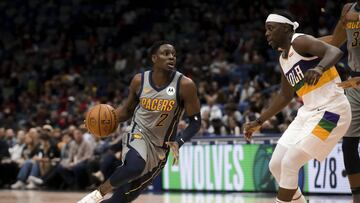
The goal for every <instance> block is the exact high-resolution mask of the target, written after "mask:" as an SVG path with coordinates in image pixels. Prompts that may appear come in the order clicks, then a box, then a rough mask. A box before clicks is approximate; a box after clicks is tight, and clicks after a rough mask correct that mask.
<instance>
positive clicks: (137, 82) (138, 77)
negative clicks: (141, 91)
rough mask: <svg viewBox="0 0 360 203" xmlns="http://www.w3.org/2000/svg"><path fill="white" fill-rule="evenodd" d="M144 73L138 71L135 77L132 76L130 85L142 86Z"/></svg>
mask: <svg viewBox="0 0 360 203" xmlns="http://www.w3.org/2000/svg"><path fill="white" fill-rule="evenodd" d="M142 75H143V74H142V73H137V74H135V75H134V77H133V78H132V80H131V84H130V86H131V87H134V88H136V89H137V88H138V87H139V86H141V80H142Z"/></svg>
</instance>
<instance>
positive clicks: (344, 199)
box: [0, 190, 351, 203]
mask: <svg viewBox="0 0 360 203" xmlns="http://www.w3.org/2000/svg"><path fill="white" fill-rule="evenodd" d="M84 195H86V193H83V192H81V193H80V192H47V191H25V190H0V203H49V202H51V203H71V202H73V203H76V202H77V201H78V200H79V199H81V197H83V196H84ZM274 195H275V194H263V193H225V194H219V193H217V194H211V193H206V194H203V193H164V194H144V195H142V196H140V197H139V198H138V199H137V200H136V201H134V203H273V202H275V201H274ZM307 199H309V202H310V203H351V196H350V195H341V196H338V195H336V196H335V195H331V196H326V195H319V196H313V195H312V196H307Z"/></svg>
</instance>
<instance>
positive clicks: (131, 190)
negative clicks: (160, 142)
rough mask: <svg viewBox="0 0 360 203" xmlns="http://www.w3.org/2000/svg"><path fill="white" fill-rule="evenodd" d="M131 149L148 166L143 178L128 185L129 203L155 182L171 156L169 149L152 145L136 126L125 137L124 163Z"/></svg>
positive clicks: (142, 175) (127, 195)
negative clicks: (169, 155)
mask: <svg viewBox="0 0 360 203" xmlns="http://www.w3.org/2000/svg"><path fill="white" fill-rule="evenodd" d="M130 149H134V150H136V151H137V152H138V153H139V155H140V156H141V157H142V158H143V159H144V160H145V162H146V164H145V169H144V171H143V172H142V174H141V176H140V177H139V178H137V179H135V180H132V181H131V182H129V183H128V185H127V187H128V188H127V189H126V190H127V192H125V195H126V198H127V199H128V201H129V202H130V201H132V200H134V199H135V198H136V197H137V196H139V194H140V193H141V191H142V190H143V189H144V188H146V187H147V186H148V185H150V184H151V183H152V182H153V180H154V178H155V177H156V176H158V174H159V173H160V172H161V170H162V169H163V168H164V166H165V164H166V161H167V156H168V154H169V149H164V148H161V147H157V146H155V145H154V144H152V143H151V141H150V140H149V139H148V138H147V137H146V135H143V134H142V133H141V132H140V130H139V129H138V128H137V127H136V126H135V127H134V128H133V129H132V130H131V132H129V133H127V134H126V135H124V137H123V150H122V160H123V161H124V160H125V157H126V153H127V152H128V151H129V150H130Z"/></svg>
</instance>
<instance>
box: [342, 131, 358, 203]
mask: <svg viewBox="0 0 360 203" xmlns="http://www.w3.org/2000/svg"><path fill="white" fill-rule="evenodd" d="M359 139H360V137H344V138H343V143H342V149H343V156H344V164H345V169H346V173H347V175H348V179H349V183H350V188H351V192H352V195H353V200H354V202H360V158H359V151H358V148H359Z"/></svg>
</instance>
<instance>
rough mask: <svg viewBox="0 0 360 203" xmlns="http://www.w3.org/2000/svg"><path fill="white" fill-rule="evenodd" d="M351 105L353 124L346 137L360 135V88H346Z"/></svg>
mask: <svg viewBox="0 0 360 203" xmlns="http://www.w3.org/2000/svg"><path fill="white" fill-rule="evenodd" d="M345 92H346V97H347V98H348V100H349V102H350V105H351V115H352V119H351V124H350V127H349V129H348V131H347V133H346V135H345V137H360V88H349V89H345Z"/></svg>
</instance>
